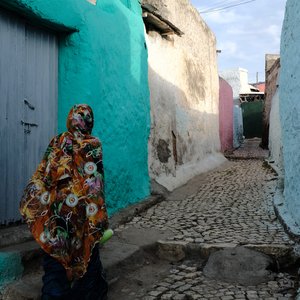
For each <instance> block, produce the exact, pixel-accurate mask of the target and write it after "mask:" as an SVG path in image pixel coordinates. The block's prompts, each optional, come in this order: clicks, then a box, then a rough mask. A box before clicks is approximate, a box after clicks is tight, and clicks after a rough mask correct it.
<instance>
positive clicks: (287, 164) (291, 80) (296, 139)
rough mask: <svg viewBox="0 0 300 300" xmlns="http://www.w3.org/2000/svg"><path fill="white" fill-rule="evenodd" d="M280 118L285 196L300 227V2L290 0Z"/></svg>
mask: <svg viewBox="0 0 300 300" xmlns="http://www.w3.org/2000/svg"><path fill="white" fill-rule="evenodd" d="M280 52H281V53H280V64H281V69H280V81H279V86H280V89H279V98H280V104H279V105H280V119H281V125H282V145H283V161H284V173H285V177H284V199H285V203H284V204H285V205H286V207H287V211H288V212H289V216H290V218H291V220H290V223H292V224H293V225H297V226H298V228H299V227H300V198H299V195H300V151H299V147H300V102H299V95H300V85H299V79H300V69H299V64H300V2H299V0H288V1H287V3H286V12H285V18H284V23H283V28H282V36H281V49H280Z"/></svg>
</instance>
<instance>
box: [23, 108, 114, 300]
mask: <svg viewBox="0 0 300 300" xmlns="http://www.w3.org/2000/svg"><path fill="white" fill-rule="evenodd" d="M93 124H94V117H93V112H92V109H91V108H90V107H89V106H88V105H86V104H81V105H75V106H74V107H73V108H72V109H71V111H70V113H69V115H68V119H67V129H68V131H67V132H64V133H62V134H60V135H58V136H56V137H54V138H53V139H52V141H51V142H50V144H49V146H48V148H47V151H46V153H45V155H44V158H43V160H42V161H41V163H40V165H39V166H38V168H37V170H36V172H35V173H34V175H33V177H32V178H31V180H30V182H29V184H28V185H27V187H26V189H25V192H24V195H23V197H22V200H21V204H20V212H21V214H22V216H23V217H24V219H25V220H26V222H27V223H28V225H29V228H30V230H31V232H32V234H33V236H34V238H35V240H36V241H37V242H38V243H39V245H40V246H41V247H42V249H43V250H44V251H45V258H44V263H43V267H44V271H45V275H44V276H43V289H42V300H48V299H49V300H50V299H70V300H73V299H86V300H98V299H99V300H100V299H101V300H102V299H107V283H106V281H105V278H104V274H103V269H102V265H101V261H100V258H99V249H98V242H99V240H100V238H101V237H102V235H103V232H104V231H105V230H106V229H107V228H108V217H107V212H106V207H105V202H104V185H103V183H104V177H103V176H104V175H103V174H104V173H103V164H102V147H101V143H100V141H99V140H98V139H97V138H96V137H93V136H92V135H91V132H92V128H93Z"/></svg>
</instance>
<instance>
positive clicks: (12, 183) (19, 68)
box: [0, 9, 58, 224]
mask: <svg viewBox="0 0 300 300" xmlns="http://www.w3.org/2000/svg"><path fill="white" fill-rule="evenodd" d="M57 69H58V42H57V38H56V36H55V34H53V33H51V32H48V31H45V30H42V29H39V28H36V27H33V26H31V25H30V24H27V23H26V22H25V21H24V20H22V19H19V18H18V17H17V16H15V15H14V14H11V13H8V12H6V11H4V10H2V9H0V116H1V117H0V172H1V173H0V174H1V175H0V224H8V223H10V222H15V221H17V220H20V219H21V216H20V214H19V211H18V207H19V202H20V198H21V196H22V193H23V189H24V187H25V186H26V183H27V181H28V179H29V178H30V177H31V175H32V173H33V172H34V171H35V169H36V167H37V164H38V163H39V161H40V160H41V158H42V155H43V153H44V151H45V149H46V147H47V144H48V142H49V140H50V138H51V137H52V136H53V135H55V134H56V131H57V74H58V71H57Z"/></svg>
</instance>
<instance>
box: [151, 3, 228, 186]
mask: <svg viewBox="0 0 300 300" xmlns="http://www.w3.org/2000/svg"><path fill="white" fill-rule="evenodd" d="M146 2H147V3H149V4H152V5H154V6H155V7H157V8H158V12H159V13H160V14H161V15H162V16H163V17H164V18H166V19H168V20H169V21H170V22H172V23H173V24H174V25H175V26H177V27H178V28H179V29H180V30H181V31H183V32H184V35H183V36H181V37H179V36H177V35H173V36H172V38H171V39H169V40H167V39H165V38H163V37H161V36H160V34H159V33H157V32H154V31H151V32H149V33H148V35H147V46H148V53H149V85H150V96H151V136H150V139H149V170H150V176H151V178H152V179H154V180H156V181H157V182H158V183H159V184H161V185H163V186H165V187H166V188H167V189H169V190H173V189H174V188H176V187H177V186H179V185H181V184H183V183H185V182H187V181H188V180H189V179H190V178H192V177H193V176H195V175H197V174H200V173H202V172H205V171H207V170H209V169H212V168H214V167H216V166H218V165H219V164H221V163H222V162H223V161H225V158H224V157H223V156H222V154H221V153H220V138H219V116H218V114H219V112H218V106H219V78H218V72H217V56H216V40H215V36H214V34H213V33H212V32H211V30H210V29H209V28H208V27H207V25H206V24H205V23H204V21H203V20H202V18H201V17H200V15H199V13H198V12H197V10H196V9H195V8H193V7H192V6H191V5H190V3H189V1H188V0H165V1H158V0H153V1H146ZM176 161H177V162H176Z"/></svg>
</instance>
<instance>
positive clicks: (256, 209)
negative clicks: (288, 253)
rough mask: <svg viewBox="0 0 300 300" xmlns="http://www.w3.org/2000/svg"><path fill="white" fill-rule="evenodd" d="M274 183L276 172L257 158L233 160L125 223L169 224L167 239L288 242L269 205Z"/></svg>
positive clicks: (256, 242)
mask: <svg viewBox="0 0 300 300" xmlns="http://www.w3.org/2000/svg"><path fill="white" fill-rule="evenodd" d="M275 187H276V175H275V174H274V173H273V172H272V171H271V170H270V169H268V168H265V167H263V163H262V161H259V160H244V161H232V162H231V166H229V167H227V168H226V169H224V170H221V171H218V172H211V173H208V174H207V180H206V183H204V184H201V186H200V187H199V188H200V190H199V191H198V192H197V193H196V194H194V195H191V196H189V197H187V198H186V199H181V200H178V201H174V200H172V201H164V202H162V203H160V204H158V205H156V206H154V207H152V208H150V209H149V210H148V211H147V212H146V213H145V215H144V216H140V217H135V218H134V219H133V220H132V221H131V222H130V223H128V224H127V225H126V226H127V227H129V226H135V227H141V228H159V229H169V230H171V231H172V232H173V233H174V236H173V237H170V238H169V239H170V240H178V241H185V242H189V243H206V244H207V243H214V244H217V243H233V244H266V243H268V244H279V245H283V244H287V245H288V244H291V243H293V242H292V241H290V239H289V237H288V236H287V234H286V233H285V232H284V230H283V228H282V226H281V224H280V223H279V221H278V220H277V218H276V216H275V213H274V210H273V205H272V195H273V194H274V191H275Z"/></svg>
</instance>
